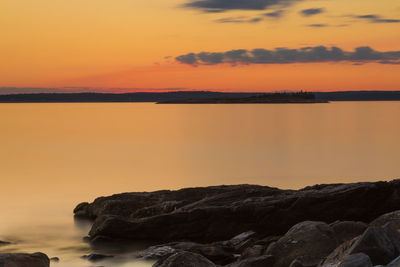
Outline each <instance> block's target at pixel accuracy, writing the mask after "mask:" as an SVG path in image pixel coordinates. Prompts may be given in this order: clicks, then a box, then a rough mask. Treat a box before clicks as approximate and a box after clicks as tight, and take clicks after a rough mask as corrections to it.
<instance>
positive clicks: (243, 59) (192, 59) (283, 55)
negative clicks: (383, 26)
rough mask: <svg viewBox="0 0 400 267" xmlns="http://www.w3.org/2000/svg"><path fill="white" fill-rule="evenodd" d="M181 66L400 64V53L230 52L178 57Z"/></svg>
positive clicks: (329, 50)
mask: <svg viewBox="0 0 400 267" xmlns="http://www.w3.org/2000/svg"><path fill="white" fill-rule="evenodd" d="M176 60H177V61H178V62H180V63H184V64H189V65H193V66H196V65H216V64H222V63H228V64H232V65H238V64H290V63H312V62H341V61H342V62H344V61H347V62H352V63H358V64H359V63H368V62H376V63H381V64H399V63H400V51H388V52H380V51H376V50H374V49H372V48H370V47H368V46H363V47H357V48H356V49H355V50H354V51H344V50H343V49H341V48H339V47H330V48H329V47H325V46H315V47H303V48H298V49H288V48H275V49H274V50H267V49H262V48H258V49H253V50H245V49H238V50H230V51H227V52H212V53H210V52H201V53H196V54H195V53H189V54H186V55H181V56H178V57H176Z"/></svg>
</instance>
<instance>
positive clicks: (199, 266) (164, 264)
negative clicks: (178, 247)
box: [153, 251, 216, 267]
mask: <svg viewBox="0 0 400 267" xmlns="http://www.w3.org/2000/svg"><path fill="white" fill-rule="evenodd" d="M178 266H179V267H216V266H215V264H214V263H212V262H211V261H209V260H208V259H206V258H205V257H203V256H201V255H199V254H195V253H191V252H186V251H183V252H178V253H175V254H173V255H171V256H169V257H168V258H167V259H165V260H164V259H163V260H160V261H158V262H156V263H155V264H154V265H153V267H178Z"/></svg>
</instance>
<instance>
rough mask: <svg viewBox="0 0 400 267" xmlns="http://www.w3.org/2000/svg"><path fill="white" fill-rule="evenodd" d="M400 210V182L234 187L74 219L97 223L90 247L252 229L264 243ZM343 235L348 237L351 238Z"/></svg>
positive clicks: (83, 209)
mask: <svg viewBox="0 0 400 267" xmlns="http://www.w3.org/2000/svg"><path fill="white" fill-rule="evenodd" d="M343 207H346V208H345V209H344V208H343ZM399 209H400V180H394V181H391V182H376V183H354V184H331V185H316V186H311V187H306V188H304V189H301V190H280V189H277V188H271V187H266V186H255V185H234V186H212V187H204V188H186V189H181V190H177V191H168V190H164V191H156V192H150V193H149V192H143V193H124V194H118V195H113V196H110V197H101V198H98V199H96V200H95V201H94V202H93V203H82V204H79V205H78V206H77V207H76V209H75V210H74V212H75V215H76V216H79V217H87V218H91V219H95V223H94V224H93V226H92V229H91V231H90V233H89V235H90V238H91V239H92V240H93V239H95V238H96V237H98V236H101V237H102V238H110V239H129V240H154V241H158V242H173V241H181V240H189V241H193V242H199V243H209V242H213V241H218V240H227V239H229V238H230V237H232V236H234V235H237V234H240V233H243V232H245V231H247V230H248V229H252V230H253V231H255V232H256V233H257V234H258V236H259V237H263V236H274V235H282V234H284V233H285V232H287V231H288V230H289V229H290V227H292V226H293V225H295V224H296V223H299V222H302V221H306V220H313V221H324V222H327V223H332V222H334V221H336V220H341V221H362V222H370V221H372V220H373V219H375V218H377V217H378V216H380V215H382V214H385V213H388V212H392V211H395V210H399ZM348 226H349V225H347V226H345V227H344V228H346V229H349V227H348ZM354 226H356V225H354ZM358 226H360V227H359V228H357V229H361V228H362V227H363V226H362V225H358ZM358 226H357V227H358ZM342 234H343V236H344V238H348V237H349V236H352V235H353V233H351V234H349V235H347V233H346V232H344V233H342ZM246 246H248V245H246Z"/></svg>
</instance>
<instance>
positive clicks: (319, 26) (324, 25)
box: [307, 23, 329, 28]
mask: <svg viewBox="0 0 400 267" xmlns="http://www.w3.org/2000/svg"><path fill="white" fill-rule="evenodd" d="M307 26H308V27H313V28H324V27H328V26H329V25H328V24H318V23H316V24H308V25H307Z"/></svg>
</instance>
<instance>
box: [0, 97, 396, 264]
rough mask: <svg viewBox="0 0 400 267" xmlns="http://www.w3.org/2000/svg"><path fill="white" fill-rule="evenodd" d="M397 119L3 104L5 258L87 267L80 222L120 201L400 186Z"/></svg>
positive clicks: (341, 106)
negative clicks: (150, 194)
mask: <svg viewBox="0 0 400 267" xmlns="http://www.w3.org/2000/svg"><path fill="white" fill-rule="evenodd" d="M399 117H400V102H336V103H330V104H313V105H307V104H300V105H295V104H292V105H282V104H280V105H279V104H278V105H262V104H258V105H156V104H152V103H145V104H138V103H115V104H114V103H112V104H110V103H93V104H81V103H80V104H69V103H68V104H0V178H1V186H0V212H1V214H2V219H1V220H0V240H8V241H13V242H15V245H12V246H7V247H0V250H1V251H26V252H34V251H42V252H45V253H47V254H48V255H49V256H51V257H53V256H58V257H60V258H61V261H60V263H57V264H54V266H77V267H80V266H90V265H91V264H89V263H87V262H86V261H83V260H80V259H79V256H81V255H83V254H87V253H89V252H90V248H89V247H88V245H86V244H84V243H83V242H81V238H82V236H84V235H86V233H87V231H88V226H87V225H83V226H82V225H76V224H75V223H74V221H73V218H72V210H73V208H74V207H75V205H76V204H78V203H79V202H82V201H91V200H93V199H94V198H95V197H97V196H101V195H109V194H112V193H118V192H126V191H144V190H156V189H167V188H171V189H176V188H181V187H188V186H206V185H217V184H238V183H252V184H262V185H269V186H276V187H281V188H300V187H303V186H306V185H311V184H316V183H336V182H353V181H361V180H362V181H375V180H390V179H395V178H400V164H399V159H400V141H399V136H400V124H399V122H398V120H399ZM126 257H129V255H126ZM102 264H103V263H102ZM110 264H112V265H110ZM100 265H101V264H100ZM106 265H107V266H150V265H151V263H148V262H134V263H132V262H130V263H129V262H124V261H123V260H122V261H121V262H115V261H114V262H112V263H107V264H106Z"/></svg>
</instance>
